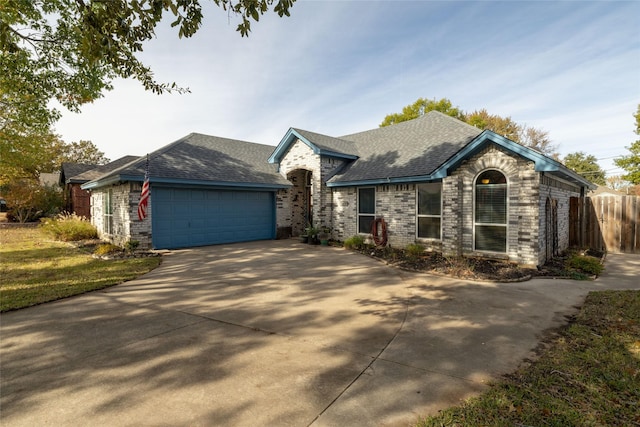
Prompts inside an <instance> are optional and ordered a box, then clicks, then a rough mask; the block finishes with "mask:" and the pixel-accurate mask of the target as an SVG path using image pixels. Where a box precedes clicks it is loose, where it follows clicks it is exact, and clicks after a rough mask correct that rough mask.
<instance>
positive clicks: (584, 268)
mask: <svg viewBox="0 0 640 427" xmlns="http://www.w3.org/2000/svg"><path fill="white" fill-rule="evenodd" d="M567 268H570V269H574V270H578V271H579V272H582V273H586V274H590V275H595V276H599V275H600V273H602V270H604V267H603V266H602V264H601V263H600V259H598V258H596V257H592V256H588V255H577V254H576V255H573V256H571V257H570V258H569V259H568V260H567Z"/></svg>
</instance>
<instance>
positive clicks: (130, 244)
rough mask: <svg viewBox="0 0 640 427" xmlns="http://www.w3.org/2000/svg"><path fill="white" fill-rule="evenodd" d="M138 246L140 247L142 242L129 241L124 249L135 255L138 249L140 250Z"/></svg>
mask: <svg viewBox="0 0 640 427" xmlns="http://www.w3.org/2000/svg"><path fill="white" fill-rule="evenodd" d="M138 246H140V242H138V241H137V240H129V241H128V242H127V243H125V245H124V249H125V250H126V251H127V252H129V253H133V252H135V251H136V249H138Z"/></svg>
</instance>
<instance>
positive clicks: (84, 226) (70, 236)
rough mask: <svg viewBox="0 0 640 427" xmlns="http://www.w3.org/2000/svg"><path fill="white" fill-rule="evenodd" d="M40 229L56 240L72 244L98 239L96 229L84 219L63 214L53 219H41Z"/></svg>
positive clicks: (74, 215)
mask: <svg viewBox="0 0 640 427" xmlns="http://www.w3.org/2000/svg"><path fill="white" fill-rule="evenodd" d="M40 226H41V227H42V229H43V230H44V231H45V232H46V233H48V234H50V235H52V236H53V238H54V239H56V240H62V241H65V242H72V241H78V240H85V239H95V238H97V237H98V232H97V231H96V228H95V227H94V226H93V225H92V224H91V223H90V222H89V221H87V219H86V218H84V217H80V216H78V215H76V214H68V213H63V214H59V215H56V216H55V217H54V218H43V219H42V223H41V224H40Z"/></svg>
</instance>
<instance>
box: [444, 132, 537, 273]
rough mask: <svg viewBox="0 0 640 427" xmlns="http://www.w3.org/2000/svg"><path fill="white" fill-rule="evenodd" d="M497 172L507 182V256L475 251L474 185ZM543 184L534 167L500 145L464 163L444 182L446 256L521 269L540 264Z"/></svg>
mask: <svg viewBox="0 0 640 427" xmlns="http://www.w3.org/2000/svg"><path fill="white" fill-rule="evenodd" d="M486 169H496V170H499V171H500V172H502V173H503V174H504V175H505V176H506V178H507V209H508V218H507V227H508V230H507V252H506V254H499V253H486V252H479V251H474V250H473V201H474V200H473V193H474V191H473V190H474V187H473V183H474V180H475V178H476V176H478V174H480V173H481V172H482V171H484V170H486ZM539 194H540V181H539V178H538V173H537V172H536V171H535V170H534V163H533V162H531V161H528V160H526V159H523V158H521V157H519V156H513V155H511V154H509V153H508V152H506V151H503V150H502V149H500V148H499V147H498V146H496V145H493V144H492V145H490V146H488V147H487V148H485V149H484V150H483V151H481V152H480V153H478V154H477V155H475V156H474V157H472V158H470V159H469V160H468V161H467V162H465V163H463V164H462V165H461V166H460V167H458V168H457V169H456V170H455V171H453V172H452V173H451V175H450V176H449V177H447V178H445V179H444V180H443V191H442V199H443V231H442V242H443V252H444V253H445V254H447V255H454V256H460V255H474V256H489V257H495V258H504V259H508V260H510V261H513V262H516V263H518V264H521V265H528V266H535V265H537V264H538V259H539V258H538V257H539V252H540V247H539V246H540V245H539V234H538V227H539V224H540V207H539V200H540V197H539Z"/></svg>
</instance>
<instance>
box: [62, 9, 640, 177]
mask: <svg viewBox="0 0 640 427" xmlns="http://www.w3.org/2000/svg"><path fill="white" fill-rule="evenodd" d="M204 3H207V4H206V7H205V20H204V25H203V28H202V29H201V30H200V32H198V33H197V35H196V36H195V37H193V38H191V39H182V40H180V39H178V37H177V31H176V29H172V28H170V27H169V25H168V22H166V24H165V25H162V26H160V27H159V28H158V29H157V32H156V33H157V34H156V35H157V38H156V39H154V40H152V41H150V42H149V43H148V44H147V45H146V46H145V51H144V53H143V54H142V56H141V58H142V60H143V61H144V62H145V63H146V64H147V65H149V66H151V68H152V69H153V70H154V71H155V74H156V77H157V79H158V80H159V81H163V82H172V81H175V82H177V83H178V84H179V85H181V86H185V87H189V88H190V90H191V93H190V94H185V95H178V94H171V95H161V96H158V95H155V94H152V93H150V92H145V91H144V90H143V88H142V87H141V85H140V84H139V83H137V82H136V81H134V80H126V81H125V80H117V81H116V82H115V89H114V90H113V91H111V92H107V93H106V94H105V97H104V98H102V99H99V100H97V101H95V102H94V103H93V104H90V105H87V106H85V107H84V108H83V109H82V113H81V114H75V113H70V112H66V111H65V112H64V114H63V117H62V119H61V120H60V121H59V122H58V123H57V126H56V131H57V132H58V133H59V134H60V135H61V136H62V138H63V139H64V140H65V141H67V142H71V141H77V140H80V139H88V140H91V141H93V142H94V143H95V144H96V145H97V146H98V148H100V149H101V150H102V151H104V152H105V154H106V155H107V157H109V158H111V159H112V160H115V159H116V158H118V157H121V156H123V155H127V154H134V155H143V154H145V153H147V152H151V151H154V150H156V149H158V148H160V147H162V146H164V145H166V144H168V143H170V142H173V141H175V140H177V139H179V138H181V137H182V136H185V135H187V134H189V133H191V132H199V133H205V134H210V135H216V136H223V137H228V138H234V139H240V140H245V141H252V142H259V143H263V144H270V145H276V144H278V142H279V141H280V139H281V138H282V137H283V136H284V134H285V133H286V131H287V130H288V129H289V127H298V128H302V129H307V130H310V131H315V132H319V133H323V134H327V135H331V136H340V135H345V134H349V133H353V132H359V131H362V130H367V129H372V128H375V127H377V126H378V125H379V123H380V122H381V121H382V120H383V119H384V117H385V115H387V114H389V113H394V112H399V111H401V109H402V107H403V106H405V105H408V104H411V103H413V102H414V101H415V100H416V99H417V98H420V97H422V98H430V99H432V98H436V99H440V98H448V99H450V100H451V101H452V102H453V103H454V105H457V106H459V107H460V108H462V109H463V110H465V111H473V110H476V109H481V108H486V109H487V110H488V111H489V112H490V113H494V114H499V115H503V116H511V117H512V118H513V119H514V120H515V121H517V122H518V123H526V124H528V125H530V126H534V127H537V128H542V129H544V130H547V131H548V132H549V135H550V137H551V139H552V140H553V142H554V143H556V144H558V145H559V151H560V154H561V155H562V156H564V155H566V154H567V153H571V152H576V151H584V152H586V153H587V154H593V155H594V156H596V158H598V159H602V160H599V164H600V165H601V166H602V167H603V169H605V170H606V171H607V173H608V174H609V175H615V174H616V173H619V172H620V170H619V169H616V168H615V166H614V165H613V163H612V160H611V159H612V158H613V157H615V156H620V155H624V154H627V153H628V151H627V150H626V149H625V146H628V145H630V144H631V143H632V142H633V141H635V140H636V139H637V136H636V135H635V134H634V133H633V130H634V123H635V122H634V118H633V116H632V115H633V114H634V113H635V112H636V108H637V105H638V103H640V2H622V1H588V2H583V1H562V2H547V1H536V2H527V1H507V2H494V1H473V2H465V1H447V2H435V1H407V2H401V1H305V0H299V1H298V2H296V3H294V7H293V8H292V10H291V17H289V18H286V17H285V18H279V17H277V15H275V14H274V13H272V12H269V13H268V15H266V16H264V17H263V18H261V20H260V22H258V23H254V24H253V25H252V33H251V35H250V37H249V38H241V37H240V34H239V33H237V32H236V31H235V28H236V25H237V24H238V22H239V21H238V18H237V17H234V16H229V15H228V14H227V13H226V12H224V11H222V10H221V9H218V8H216V7H214V6H213V5H211V4H209V3H211V2H208V1H205V2H204Z"/></svg>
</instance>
